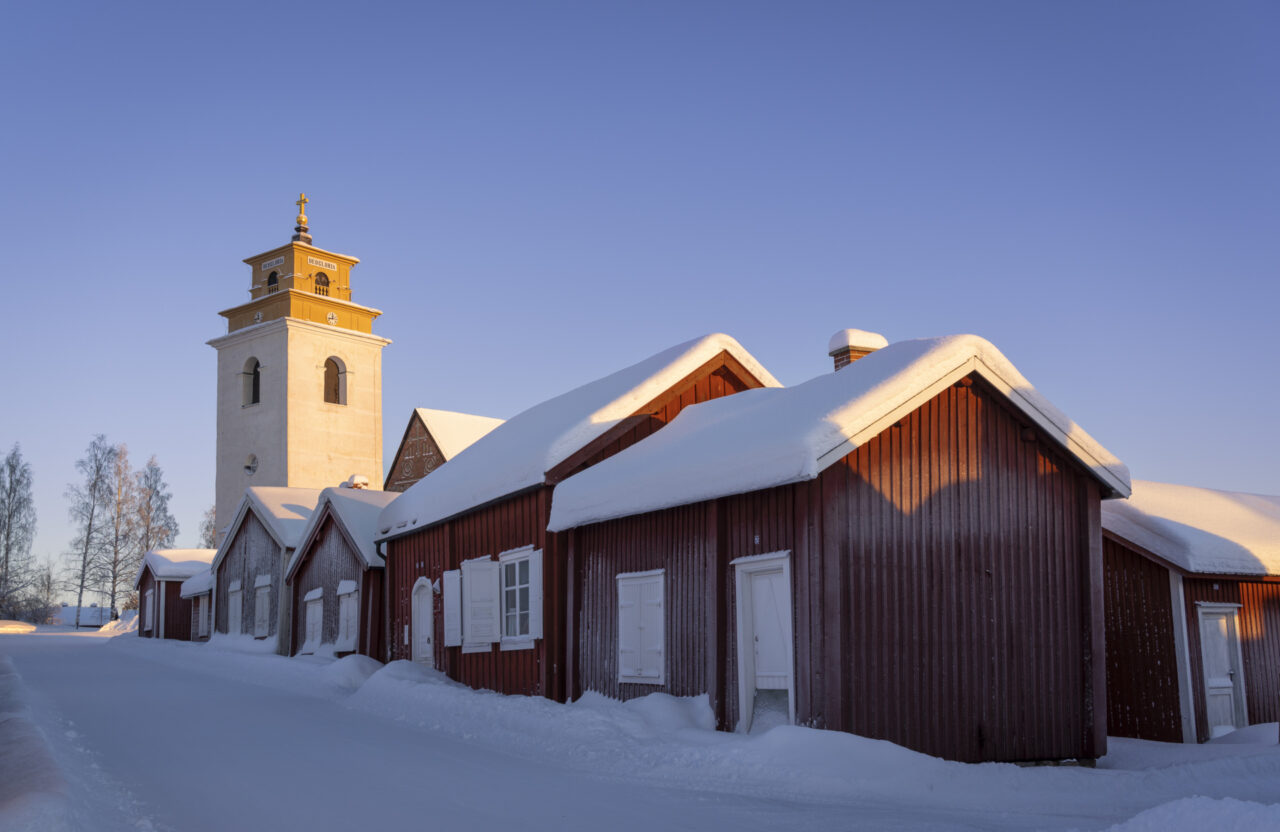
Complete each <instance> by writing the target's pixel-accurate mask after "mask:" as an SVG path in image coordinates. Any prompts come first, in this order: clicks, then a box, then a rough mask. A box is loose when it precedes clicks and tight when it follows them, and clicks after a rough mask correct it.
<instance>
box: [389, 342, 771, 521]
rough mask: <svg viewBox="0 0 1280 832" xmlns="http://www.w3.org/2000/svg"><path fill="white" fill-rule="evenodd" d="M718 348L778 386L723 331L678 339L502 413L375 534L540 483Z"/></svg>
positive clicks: (395, 508)
mask: <svg viewBox="0 0 1280 832" xmlns="http://www.w3.org/2000/svg"><path fill="white" fill-rule="evenodd" d="M721 352H728V353H729V354H730V355H732V356H733V357H734V358H735V359H737V360H738V361H739V362H740V363H741V364H742V365H743V366H744V367H745V368H746V369H747V370H748V371H749V372H750V373H751V374H752V375H754V376H755V377H756V378H757V379H759V380H760V381H761V382H763V383H764V384H766V385H769V386H773V387H777V386H778V382H777V380H776V379H774V377H773V376H772V375H771V374H770V373H769V371H768V370H766V369H764V367H762V366H761V365H760V363H759V362H758V361H756V359H755V358H754V357H753V356H752V355H751V354H750V353H749V352H747V351H746V350H745V349H743V347H742V345H741V344H739V343H738V342H737V341H735V340H734V339H733V338H731V337H729V336H728V335H721V334H716V335H707V336H704V337H702V338H698V339H695V340H693V341H688V342H686V343H683V344H679V345H677V346H675V347H672V348H670V349H668V350H664V351H663V352H660V353H658V354H657V355H654V356H651V357H650V358H647V359H645V360H644V361H641V362H639V363H638V364H633V365H632V366H630V367H627V368H625V369H622V370H619V371H618V372H616V373H613V374H612V375H608V376H605V377H604V378H600V379H597V380H595V381H593V382H590V383H589V384H584V385H583V386H581V387H578V388H576V389H574V390H570V391H569V392H567V393H564V394H562V395H560V396H556V397H555V398H553V399H548V400H547V401H545V402H542V403H541V404H538V405H534V406H533V407H531V408H529V409H528V410H526V411H524V412H523V413H520V414H519V415H517V416H514V417H513V418H511V419H508V420H507V421H506V422H504V423H503V424H501V425H499V426H498V427H496V428H494V429H493V431H492V432H490V433H489V434H487V435H486V436H484V437H483V438H482V439H480V440H478V441H477V442H476V443H475V444H474V445H472V446H471V447H469V448H467V449H466V450H464V451H462V452H461V453H460V454H458V455H457V456H456V457H454V458H453V459H451V460H449V461H448V462H446V463H445V464H444V465H441V466H440V467H439V468H437V469H436V470H434V471H432V472H431V475H430V476H428V477H424V478H423V479H421V480H419V481H418V482H417V483H415V484H414V485H413V486H412V487H410V488H409V490H408V491H406V492H404V495H403V496H402V497H401V498H400V499H399V500H396V501H395V502H394V503H392V504H391V505H390V506H388V507H387V509H386V510H385V511H383V512H382V516H381V518H380V519H379V521H378V532H379V536H380V537H387V536H390V535H394V534H397V533H399V532H401V531H403V530H404V529H406V528H411V527H413V526H427V525H431V524H432V523H436V522H439V521H440V520H444V519H445V518H447V517H452V516H453V515H455V514H459V513H461V512H464V511H468V510H470V509H472V508H474V507H476V506H478V505H481V504H483V503H487V502H489V501H490V500H496V499H499V498H501V497H505V496H507V495H509V494H513V493H515V492H518V491H521V490H523V489H525V488H529V487H532V486H536V485H541V484H542V483H543V482H544V480H545V477H546V472H547V471H549V470H551V469H552V468H554V467H555V466H556V465H558V464H559V463H561V462H563V461H564V460H565V459H567V458H568V457H569V456H571V455H572V454H573V453H574V452H576V451H578V450H579V449H581V448H583V447H584V446H586V445H587V444H588V443H590V442H591V441H592V440H594V439H596V438H597V437H599V436H601V435H602V434H604V433H605V432H607V431H608V430H609V429H610V428H612V427H613V426H614V425H616V424H618V422H620V421H622V420H623V419H626V418H628V417H629V416H631V415H633V414H634V413H635V412H636V411H637V410H638V409H639V408H642V407H644V406H645V405H647V404H648V403H649V402H650V401H652V400H653V399H654V398H655V397H657V396H658V395H660V394H661V393H662V392H663V391H664V390H666V389H667V388H669V387H671V386H672V385H673V384H675V383H677V382H679V381H680V380H681V379H683V378H684V377H685V376H687V375H689V374H690V373H692V372H693V371H695V370H697V369H698V368H699V367H701V366H702V365H703V364H705V363H706V362H707V361H710V360H711V359H712V358H714V357H715V356H716V355H718V354H719V353H721ZM660 433H661V431H660Z"/></svg>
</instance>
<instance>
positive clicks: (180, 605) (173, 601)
mask: <svg viewBox="0 0 1280 832" xmlns="http://www.w3.org/2000/svg"><path fill="white" fill-rule="evenodd" d="M160 586H161V587H162V588H163V590H164V637H165V638H177V639H181V640H183V641H190V640H191V600H190V599H188V598H183V597H182V581H160ZM157 595H159V593H157ZM159 600H160V599H159V598H157V599H156V603H157V604H158V603H159ZM158 614H159V611H158V610H157V615H158Z"/></svg>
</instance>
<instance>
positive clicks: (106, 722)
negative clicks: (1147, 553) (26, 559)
mask: <svg viewBox="0 0 1280 832" xmlns="http://www.w3.org/2000/svg"><path fill="white" fill-rule="evenodd" d="M0 653H4V654H7V655H9V656H11V658H12V660H13V663H14V665H15V667H16V668H17V670H18V672H19V674H21V676H22V679H23V682H24V684H25V685H26V687H27V689H28V691H29V694H30V696H29V700H30V704H31V706H32V710H33V712H34V714H35V716H36V722H37V724H39V725H40V726H41V727H42V728H44V729H45V733H46V734H47V735H48V736H49V738H50V740H51V741H52V743H53V745H54V748H55V753H56V754H57V755H58V756H59V758H60V760H59V761H60V762H61V763H63V764H64V767H66V768H67V769H69V773H70V774H71V776H72V779H73V784H72V786H73V798H74V799H73V804H74V805H75V806H77V807H78V808H79V809H80V810H81V814H82V818H81V819H82V820H83V822H84V823H85V824H86V825H85V827H84V828H86V829H88V828H89V825H88V824H89V823H90V822H92V824H93V828H94V829H95V830H102V829H117V828H119V829H138V828H148V826H147V824H150V825H151V826H153V827H154V828H157V829H174V830H183V832H188V830H189V831H190V832H197V831H198V830H211V832H212V830H218V831H219V832H222V831H223V830H228V829H237V830H254V829H262V830H268V829H271V830H286V829H307V830H327V829H334V830H337V829H342V830H351V829H362V828H392V829H409V828H424V827H427V826H429V828H435V829H463V828H469V829H495V830H496V829H503V830H509V829H513V828H528V827H529V825H530V823H531V820H532V821H533V822H532V825H533V826H534V827H536V828H544V829H551V828H561V829H563V828H570V829H573V828H580V829H620V830H621V829H636V830H640V829H644V830H648V831H649V832H651V830H653V829H655V828H658V829H717V828H726V829H735V830H749V829H801V828H803V829H810V830H812V829H813V828H815V826H816V827H817V828H829V829H840V828H849V827H853V826H856V825H857V820H856V818H854V817H852V816H851V813H850V811H849V809H848V808H847V807H839V806H819V807H815V806H812V805H808V806H800V805H797V804H794V803H790V802H787V801H778V800H757V799H750V798H743V797H742V796H739V795H716V794H714V793H711V794H708V793H706V792H691V791H684V790H678V789H662V788H653V787H644V786H637V785H634V784H629V783H624V782H619V781H617V780H615V779H611V778H604V777H594V776H591V775H590V774H587V773H584V772H581V771H574V770H571V769H567V768H564V767H561V766H558V765H554V764H547V763H545V762H544V763H541V764H533V763H531V762H530V761H528V760H525V759H519V758H516V757H504V756H501V755H496V754H494V753H493V751H491V750H487V749H483V748H477V747H476V746H473V745H468V744H465V743H462V742H459V741H457V740H452V739H449V738H447V737H439V736H426V735H424V734H423V733H421V732H418V731H416V730H412V729H406V728H405V727H404V726H402V725H399V724H397V723H395V722H392V721H390V720H386V719H383V718H381V717H379V716H376V715H372V714H368V713H363V712H360V711H355V710H350V709H347V708H344V707H342V706H341V705H340V704H338V703H335V702H334V701H331V700H330V699H328V698H324V697H319V696H304V695H298V694H297V693H289V692H284V691H280V690H273V689H271V688H265V687H260V686H257V685H252V684H247V683H245V682H239V681H234V680H222V679H217V680H215V679H213V678H211V677H210V676H209V675H207V674H204V673H200V672H195V671H192V670H188V669H184V668H181V667H173V666H170V665H162V664H157V663H156V662H153V661H150V660H149V659H147V658H145V657H142V656H139V655H138V654H137V653H136V652H134V651H126V650H115V649H111V648H110V647H109V645H108V641H107V640H106V639H101V638H93V637H86V636H75V635H44V634H42V635H32V636H29V637H21V638H19V637H10V638H6V640H5V642H4V643H3V644H0ZM144 681H145V683H143V682H144ZM63 740H65V742H63ZM77 792H78V794H77ZM112 815H114V817H112ZM912 825H913V827H915V826H916V825H915V824H912ZM877 826H882V824H877ZM948 826H950V824H948Z"/></svg>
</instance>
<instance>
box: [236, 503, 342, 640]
mask: <svg viewBox="0 0 1280 832" xmlns="http://www.w3.org/2000/svg"><path fill="white" fill-rule="evenodd" d="M319 500H320V491H319V489H315V488H288V487H283V486H272V487H267V486H262V487H253V488H246V489H245V492H244V497H243V498H241V500H240V505H239V506H237V507H236V513H235V515H234V519H232V521H231V524H230V526H229V527H228V530H227V534H226V537H224V538H223V539H222V545H221V546H219V547H218V554H217V555H216V556H215V557H214V559H213V567H212V572H213V596H212V597H213V624H214V631H215V632H217V633H222V634H228V635H233V636H250V637H252V638H254V639H261V640H270V641H273V642H274V643H275V645H276V652H278V653H281V654H283V655H286V656H287V655H289V639H288V635H287V634H288V633H289V628H290V623H291V612H292V607H291V606H290V604H289V601H288V596H286V595H285V594H284V592H283V586H284V577H285V571H286V569H287V568H288V565H289V559H290V558H291V557H292V556H293V550H294V548H295V547H296V546H297V545H298V541H299V540H300V539H301V537H302V530H303V529H304V528H305V527H306V525H307V521H308V520H309V519H310V518H311V513H312V512H313V511H314V510H315V507H316V503H317V502H319ZM280 633H284V634H286V635H285V637H284V638H278V637H277V636H278V635H279V634H280Z"/></svg>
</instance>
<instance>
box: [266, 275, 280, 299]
mask: <svg viewBox="0 0 1280 832" xmlns="http://www.w3.org/2000/svg"><path fill="white" fill-rule="evenodd" d="M279 288H280V274H279V272H272V273H271V274H269V275H267V294H268V295H270V294H274V293H275V291H276V290H277V289H279Z"/></svg>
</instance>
